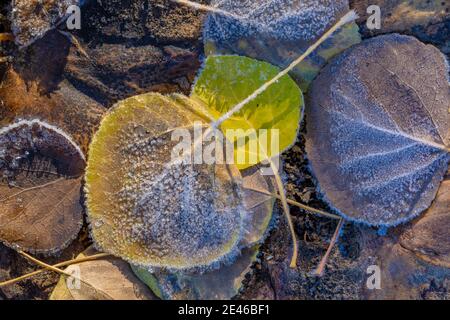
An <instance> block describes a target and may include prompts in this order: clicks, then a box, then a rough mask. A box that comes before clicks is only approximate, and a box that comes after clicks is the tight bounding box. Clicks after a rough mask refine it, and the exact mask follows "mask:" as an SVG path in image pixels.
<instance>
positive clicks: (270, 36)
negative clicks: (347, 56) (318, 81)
mask: <svg viewBox="0 0 450 320" xmlns="http://www.w3.org/2000/svg"><path fill="white" fill-rule="evenodd" d="M211 5H212V6H213V7H215V8H217V9H219V10H222V11H225V12H227V13H228V14H224V13H210V14H209V17H208V18H207V20H206V24H205V29H204V39H205V51H206V53H207V54H209V55H211V54H239V55H243V56H248V57H251V58H255V59H259V60H264V61H267V62H270V63H272V64H273V65H276V66H278V67H281V68H285V67H287V66H288V65H289V64H290V63H291V62H292V61H293V60H294V59H295V58H297V57H298V56H300V55H301V54H302V53H304V52H305V51H306V50H307V49H308V47H310V46H311V45H312V44H313V43H314V42H316V41H317V40H318V39H319V38H320V36H322V35H323V34H324V33H325V31H326V30H327V29H329V28H330V27H331V26H332V25H333V24H334V23H336V21H337V20H339V18H341V17H342V16H343V15H344V14H346V13H347V12H348V11H349V5H348V1H347V0H339V1H330V0H320V1H317V0H307V1H305V0H303V1H285V0H270V1H267V0H257V1H254V0H252V1H248V0H247V1H242V0H239V1H236V0H225V1H223V0H213V1H212V2H211ZM360 41H361V38H360V35H359V33H358V26H357V25H356V24H355V23H351V24H348V25H347V26H345V27H343V28H342V29H341V30H340V31H339V32H337V33H336V34H335V35H334V36H333V37H332V38H330V39H328V40H327V41H326V42H325V43H324V44H322V45H321V46H320V47H319V48H318V50H317V51H316V52H315V53H313V54H311V55H310V56H309V57H308V58H307V59H305V60H304V61H303V62H302V63H300V64H299V65H298V66H297V67H296V68H295V69H294V71H293V72H292V75H293V76H294V78H296V80H298V81H299V83H300V87H301V89H302V90H306V89H307V88H308V86H309V84H310V82H311V81H312V80H313V79H314V78H315V77H316V75H317V74H318V72H319V71H320V69H321V68H322V67H323V66H324V65H325V64H326V62H327V61H328V60H329V59H331V58H332V57H333V56H335V55H336V54H338V53H340V52H342V51H343V50H345V49H347V48H349V47H350V46H352V45H354V44H355V43H359V42H360Z"/></svg>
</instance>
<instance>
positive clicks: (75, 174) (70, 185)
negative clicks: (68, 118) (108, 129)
mask: <svg viewBox="0 0 450 320" xmlns="http://www.w3.org/2000/svg"><path fill="white" fill-rule="evenodd" d="M84 167H85V158H84V155H83V153H82V152H81V150H80V148H79V147H78V146H77V145H76V144H75V142H73V140H72V139H71V138H70V137H69V136H68V135H67V134H66V133H64V132H63V131H61V130H60V129H58V128H56V127H54V126H51V125H49V124H47V123H44V122H41V121H39V120H33V121H27V120H23V121H20V122H17V123H14V124H12V125H10V126H8V127H4V128H2V129H0V174H1V184H0V209H1V210H0V218H1V219H0V240H1V241H3V242H5V243H6V244H7V245H9V246H12V247H14V248H19V249H22V250H27V251H33V252H45V253H51V252H54V251H58V250H60V249H62V248H64V247H65V246H67V245H68V244H69V243H70V241H71V240H73V239H74V238H75V237H76V235H77V234H78V232H79V230H80V228H81V224H82V221H83V218H82V207H81V204H80V189H81V177H82V175H83V172H84Z"/></svg>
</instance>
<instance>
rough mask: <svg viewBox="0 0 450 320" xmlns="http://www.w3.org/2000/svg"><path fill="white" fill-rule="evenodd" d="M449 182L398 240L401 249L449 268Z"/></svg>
mask: <svg viewBox="0 0 450 320" xmlns="http://www.w3.org/2000/svg"><path fill="white" fill-rule="evenodd" d="M449 230H450V181H449V180H446V181H444V182H443V183H442V184H441V187H440V189H439V191H438V194H437V197H436V199H435V200H434V203H433V204H432V206H431V207H430V208H429V209H428V211H427V212H426V213H425V215H424V217H423V218H422V219H420V220H419V221H417V222H416V223H415V224H414V225H413V226H411V227H410V228H409V229H408V230H407V231H406V232H405V233H404V234H403V235H402V236H401V238H400V244H401V246H402V247H404V248H406V249H408V250H411V251H413V252H414V253H416V254H417V255H418V256H419V257H421V258H422V259H424V260H425V261H428V262H431V263H433V264H436V265H440V266H443V267H447V268H450V235H449Z"/></svg>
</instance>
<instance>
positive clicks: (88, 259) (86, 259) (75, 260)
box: [0, 253, 111, 287]
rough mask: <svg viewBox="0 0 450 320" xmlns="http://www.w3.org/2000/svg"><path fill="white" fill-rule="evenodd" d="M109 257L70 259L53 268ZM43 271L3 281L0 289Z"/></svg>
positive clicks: (102, 254) (103, 255) (101, 254)
mask: <svg viewBox="0 0 450 320" xmlns="http://www.w3.org/2000/svg"><path fill="white" fill-rule="evenodd" d="M109 256H111V255H110V254H109V253H99V254H95V255H92V256H89V257H84V258H77V259H72V260H68V261H63V262H60V263H57V264H55V265H53V267H55V268H59V267H66V266H70V265H73V264H78V263H82V262H86V261H93V260H98V259H101V258H106V257H109ZM45 271H48V269H47V268H45V269H40V270H36V271H33V272H30V273H27V274H24V275H23V276H20V277H17V278H14V279H11V280H7V281H4V282H0V287H4V286H8V285H11V284H14V283H17V282H19V281H22V280H25V279H28V278H31V277H34V276H36V275H38V274H40V273H42V272H45Z"/></svg>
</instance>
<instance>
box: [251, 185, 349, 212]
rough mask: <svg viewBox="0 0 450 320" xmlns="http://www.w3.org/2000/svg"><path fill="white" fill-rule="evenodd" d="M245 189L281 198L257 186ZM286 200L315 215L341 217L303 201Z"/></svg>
mask: <svg viewBox="0 0 450 320" xmlns="http://www.w3.org/2000/svg"><path fill="white" fill-rule="evenodd" d="M246 189H247V190H251V191H255V192H259V193H262V194H266V195H268V196H272V197H274V198H277V199H278V200H281V196H280V195H279V194H274V193H271V192H269V191H265V190H260V189H257V188H246ZM286 201H287V203H288V204H290V205H293V206H296V207H299V208H300V209H303V210H305V211H309V212H311V213H314V214H317V215H320V216H324V217H327V218H331V219H335V220H340V219H342V218H341V217H340V216H338V215H335V214H332V213H328V212H326V211H322V210H319V209H316V208H313V207H310V206H307V205H305V204H303V203H300V202H297V201H294V200H291V199H286Z"/></svg>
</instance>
